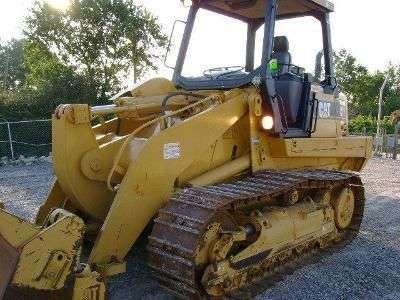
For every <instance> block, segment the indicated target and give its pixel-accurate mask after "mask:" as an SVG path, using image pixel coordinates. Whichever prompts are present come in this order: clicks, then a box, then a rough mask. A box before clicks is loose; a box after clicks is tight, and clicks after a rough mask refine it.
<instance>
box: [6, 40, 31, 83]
mask: <svg viewBox="0 0 400 300" xmlns="http://www.w3.org/2000/svg"><path fill="white" fill-rule="evenodd" d="M24 43H25V40H15V39H14V40H11V41H9V42H7V43H5V44H0V83H1V87H2V88H3V89H4V90H13V89H16V88H17V87H18V86H20V85H22V84H23V83H24V81H25V69H24V64H23V54H24V53H23V48H24Z"/></svg>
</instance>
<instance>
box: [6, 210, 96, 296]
mask: <svg viewBox="0 0 400 300" xmlns="http://www.w3.org/2000/svg"><path fill="white" fill-rule="evenodd" d="M83 233H84V223H83V221H82V220H81V219H80V218H79V217H77V216H75V215H73V214H70V213H68V212H65V214H60V215H58V216H56V217H55V218H54V216H53V222H51V223H48V226H46V227H40V226H37V225H34V224H30V223H29V222H26V221H24V220H22V219H20V218H18V217H16V216H14V215H12V214H10V213H8V212H6V211H4V210H2V209H0V299H72V298H73V293H74V284H76V282H78V281H79V280H78V279H76V278H75V276H76V273H75V272H76V267H77V264H78V263H79V261H78V254H79V251H80V246H81V242H82V238H83ZM90 275H91V274H90ZM92 277H93V276H92ZM81 281H82V280H81ZM81 286H82V285H81ZM81 286H80V288H81ZM74 299H76V298H74ZM77 299H83V298H82V297H80V298H77ZM88 299H89V298H88Z"/></svg>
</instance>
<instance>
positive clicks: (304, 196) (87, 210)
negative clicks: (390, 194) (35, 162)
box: [0, 0, 372, 300]
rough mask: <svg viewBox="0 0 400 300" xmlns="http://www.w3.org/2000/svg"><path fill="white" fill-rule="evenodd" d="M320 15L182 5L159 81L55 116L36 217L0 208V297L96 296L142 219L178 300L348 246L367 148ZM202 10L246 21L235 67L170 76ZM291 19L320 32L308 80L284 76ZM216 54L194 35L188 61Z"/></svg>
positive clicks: (302, 9)
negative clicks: (173, 52) (172, 49)
mask: <svg viewBox="0 0 400 300" xmlns="http://www.w3.org/2000/svg"><path fill="white" fill-rule="evenodd" d="M333 10H334V7H333V5H332V4H331V3H330V2H328V1H325V0H193V1H192V5H191V6H190V10H189V14H188V19H187V21H186V26H185V31H184V34H183V37H182V43H181V46H180V50H179V54H178V57H177V61H176V65H175V67H174V75H173V79H172V80H167V79H162V78H155V79H152V80H149V81H147V82H145V83H143V84H142V85H140V86H138V87H136V88H135V89H133V90H130V91H126V92H122V93H120V94H119V95H117V96H115V97H114V98H113V103H112V104H110V105H106V106H98V107H89V106H88V105H85V104H73V105H62V106H60V107H58V108H57V110H56V112H55V113H54V115H53V127H52V132H53V160H54V171H55V174H56V181H55V183H54V185H53V187H52V189H51V191H50V193H49V195H48V198H47V199H46V201H45V202H44V204H43V205H42V206H41V208H40V210H39V213H38V215H37V217H36V220H35V222H34V223H33V224H32V223H29V222H27V221H24V220H21V219H19V218H17V217H15V216H14V215H12V214H10V213H9V212H7V211H6V210H5V209H1V210H0V298H4V299H25V298H29V299H36V298H42V299H77V300H78V299H79V300H81V299H93V300H94V299H103V298H104V297H105V295H106V284H105V283H106V280H107V277H110V276H113V275H117V274H121V273H124V272H125V271H126V265H125V257H126V255H127V254H128V252H129V250H130V249H131V248H132V247H133V245H134V243H135V241H136V240H137V239H138V237H139V236H140V235H141V234H142V232H143V231H144V229H145V228H146V227H147V226H148V225H152V233H151V235H150V236H149V237H148V246H147V250H148V256H149V266H150V267H151V268H152V270H154V275H155V276H156V277H157V278H158V279H159V281H160V284H161V285H162V286H163V287H165V288H166V289H168V290H169V291H170V292H172V293H174V294H176V295H177V296H179V297H182V298H187V299H204V298H219V297H225V296H229V295H233V294H235V293H237V292H238V291H240V290H242V289H243V288H246V287H248V286H251V284H252V283H254V282H257V281H259V280H260V279H265V278H268V277H269V276H274V274H275V272H276V270H277V269H282V268H285V267H286V266H287V265H288V264H291V263H292V262H293V261H294V260H296V261H297V262H298V261H300V262H301V258H302V257H303V255H305V254H309V253H315V252H316V251H319V250H320V249H323V248H326V247H331V246H334V245H335V244H346V243H348V242H350V241H351V240H352V239H353V238H354V237H355V236H356V234H357V232H358V230H359V227H360V224H361V221H362V217H363V210H364V189H363V184H362V182H361V180H360V178H359V176H358V175H357V173H355V172H358V171H360V170H361V169H362V168H363V166H364V165H365V163H366V162H367V160H368V159H369V158H370V157H371V153H372V142H371V140H370V139H369V138H366V137H352V136H349V134H348V130H347V123H348V120H347V100H346V98H345V96H344V95H342V94H341V93H340V92H339V91H338V88H337V86H336V80H335V77H334V69H333V63H332V45H331V33H330V22H329V15H330V13H331V12H333ZM204 12H206V13H207V14H213V15H215V14H217V15H218V16H219V17H221V18H226V19H229V20H236V21H237V20H239V21H240V22H239V21H238V22H239V23H240V24H242V25H243V24H244V26H246V31H247V45H246V47H245V48H246V55H245V57H244V58H243V61H245V63H244V65H243V66H240V67H236V66H235V67H217V68H211V69H208V70H205V71H204V73H203V74H202V75H200V76H187V75H186V74H185V72H184V67H185V62H190V59H191V58H192V57H191V56H190V55H187V53H189V52H188V49H189V47H190V44H191V43H192V42H194V40H192V39H191V36H192V31H193V30H194V29H196V25H197V23H196V19H197V18H198V17H201V15H202V14H203V13H204ZM303 17H308V18H311V19H313V20H314V21H316V22H317V23H318V24H319V26H320V28H321V30H320V33H321V36H322V38H321V40H322V44H323V45H322V46H321V48H323V57H324V61H323V62H324V63H323V64H322V63H321V64H320V65H321V66H322V65H323V66H324V70H319V71H320V73H321V71H324V72H322V73H324V76H323V78H322V79H320V78H317V77H318V76H313V75H311V74H310V73H307V72H306V71H305V70H304V68H302V67H299V66H295V65H294V64H293V62H292V55H291V53H290V52H289V40H288V38H287V37H285V36H277V34H276V33H275V25H276V24H278V23H279V22H281V21H282V20H288V19H291V20H292V19H296V18H303ZM215 26H217V25H215ZM210 28H212V27H210ZM226 30H227V33H228V31H229V28H227V29H226ZM246 31H245V32H246ZM257 32H261V35H262V37H263V39H262V40H263V42H262V46H261V48H262V49H258V50H261V52H262V58H261V61H259V62H256V63H257V64H255V63H254V57H255V51H256V46H255V45H256V40H257V38H256V34H257ZM210 34H211V33H210ZM238 34H239V33H238ZM238 34H237V35H236V37H237V36H238ZM220 46H221V45H215V44H214V43H207V41H203V42H202V51H206V50H207V49H213V51H215V52H216V53H217V52H218V50H219V49H220ZM321 48H320V49H321ZM232 51H233V50H232ZM226 55H227V56H229V55H228V53H226ZM320 57H322V55H320ZM206 58H209V57H206ZM195 64H196V62H194V63H193V62H192V65H195ZM320 69H321V68H320ZM84 241H87V242H85V243H84ZM83 248H84V249H86V250H85V251H82V249H83ZM87 252H88V253H90V254H89V255H82V254H81V253H87ZM278 267H279V268H278Z"/></svg>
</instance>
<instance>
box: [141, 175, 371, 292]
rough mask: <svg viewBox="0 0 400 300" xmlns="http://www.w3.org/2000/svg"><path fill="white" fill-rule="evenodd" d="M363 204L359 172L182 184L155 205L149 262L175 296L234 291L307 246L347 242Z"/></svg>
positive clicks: (290, 262) (303, 252) (305, 250)
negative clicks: (160, 204)
mask: <svg viewBox="0 0 400 300" xmlns="http://www.w3.org/2000/svg"><path fill="white" fill-rule="evenodd" d="M363 210H364V189H363V187H362V183H361V180H360V178H359V177H358V176H356V175H353V174H350V173H343V172H336V171H321V170H310V171H290V172H285V171H282V172H276V171H262V172H260V173H256V174H254V175H251V176H249V177H246V178H243V179H240V180H237V181H234V182H232V183H223V184H219V185H214V186H209V187H196V188H189V189H186V190H184V191H182V192H181V193H180V194H178V195H176V196H175V197H173V198H172V199H171V201H170V202H169V203H168V204H167V206H166V207H165V208H164V209H162V210H161V211H160V214H159V217H158V218H157V219H156V221H155V225H154V229H153V233H152V235H151V236H150V238H149V246H148V249H149V251H150V266H151V267H152V269H153V270H154V271H155V273H156V276H157V278H158V279H159V280H160V282H161V284H162V285H163V286H164V287H165V288H167V289H168V290H169V291H171V292H172V293H174V294H176V295H178V296H179V297H182V298H190V299H193V298H197V299H200V298H204V297H206V295H210V296H213V297H222V296H223V295H235V294H236V293H238V292H240V290H243V289H244V288H246V287H248V286H249V285H252V284H254V283H256V282H258V281H260V280H261V279H265V278H269V277H271V278H272V277H274V276H276V275H277V274H279V273H280V272H282V271H283V270H284V269H285V268H290V267H292V266H293V263H295V262H297V261H298V260H301V259H302V258H303V257H305V256H306V255H307V254H308V253H310V252H315V251H316V250H318V251H320V250H321V249H325V248H328V247H330V246H333V245H334V244H343V243H348V242H351V241H352V239H353V238H354V237H355V236H356V235H357V233H358V230H359V227H360V224H361V221H362V217H363Z"/></svg>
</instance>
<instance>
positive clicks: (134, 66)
mask: <svg viewBox="0 0 400 300" xmlns="http://www.w3.org/2000/svg"><path fill="white" fill-rule="evenodd" d="M132 2H133V1H131V0H73V1H72V4H71V5H70V7H69V8H68V9H67V10H66V11H59V10H56V9H54V8H52V7H51V6H49V5H48V4H46V2H42V1H38V0H36V2H35V4H34V6H33V8H32V9H31V12H30V16H29V17H28V19H27V29H26V34H27V36H28V37H29V39H31V40H33V41H38V42H40V43H42V44H44V45H46V46H47V48H48V49H51V50H52V51H53V52H54V53H55V54H56V55H57V56H58V57H59V58H60V59H61V60H62V61H63V62H64V63H66V64H67V65H69V66H74V67H75V68H76V69H77V70H78V71H79V72H80V73H82V74H83V75H84V76H85V77H86V78H87V79H88V81H89V82H90V84H91V86H93V87H95V88H96V91H97V96H98V97H99V98H100V99H102V100H104V99H106V98H107V97H108V96H109V95H110V94H111V93H113V92H116V91H117V90H118V89H120V88H121V87H120V85H121V82H122V79H123V78H126V77H127V76H128V74H129V73H131V72H133V73H134V77H135V81H136V80H137V79H139V78H140V77H141V76H143V74H144V73H145V72H146V71H147V70H148V69H156V61H157V59H158V58H159V55H158V53H159V50H160V48H163V47H165V45H166V40H167V39H166V36H165V35H164V34H162V31H161V27H160V25H159V24H158V22H157V19H156V18H155V17H154V16H153V15H152V14H151V13H150V12H149V11H147V10H146V9H145V8H144V7H142V6H137V5H135V4H133V3H132Z"/></svg>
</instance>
